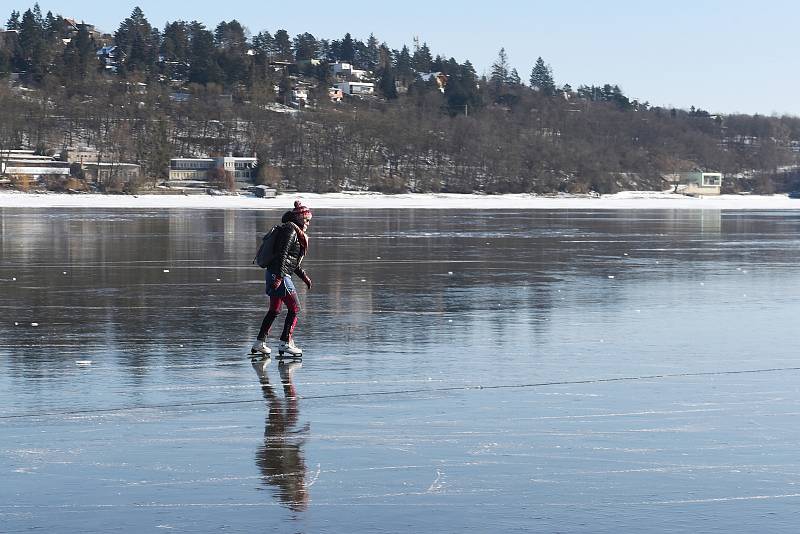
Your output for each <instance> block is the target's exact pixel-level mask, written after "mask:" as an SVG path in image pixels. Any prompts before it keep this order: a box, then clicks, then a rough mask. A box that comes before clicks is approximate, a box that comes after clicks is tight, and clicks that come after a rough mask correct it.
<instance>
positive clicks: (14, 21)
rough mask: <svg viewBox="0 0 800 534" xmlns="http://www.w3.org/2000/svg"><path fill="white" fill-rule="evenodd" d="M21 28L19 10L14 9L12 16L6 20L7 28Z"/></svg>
mask: <svg viewBox="0 0 800 534" xmlns="http://www.w3.org/2000/svg"><path fill="white" fill-rule="evenodd" d="M19 28H20V20H19V11H12V12H11V16H10V17H9V18H8V22H6V29H7V30H18V31H19Z"/></svg>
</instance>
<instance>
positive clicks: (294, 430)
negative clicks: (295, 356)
mask: <svg viewBox="0 0 800 534" xmlns="http://www.w3.org/2000/svg"><path fill="white" fill-rule="evenodd" d="M267 363H268V361H267V362H254V363H253V367H254V368H255V370H256V373H257V374H258V378H259V381H260V382H261V391H262V393H263V395H264V399H265V400H266V401H267V419H266V422H265V425H264V443H263V444H262V445H260V446H259V447H258V449H257V450H256V465H257V466H258V468H259V470H260V471H261V474H262V476H263V481H264V484H265V485H266V486H272V487H273V488H274V489H275V491H276V494H277V497H278V500H279V501H280V502H281V503H282V504H285V505H286V506H288V507H289V508H290V509H292V510H295V511H302V510H305V509H306V508H307V507H308V486H310V484H309V483H307V482H306V464H305V459H304V457H303V444H304V443H305V437H306V435H307V434H308V430H309V425H308V424H305V425H302V426H299V427H298V423H297V421H298V415H299V412H298V405H297V394H296V391H295V388H294V384H293V383H292V375H293V374H294V371H295V370H296V369H297V368H299V367H300V366H301V365H302V364H301V363H300V362H281V363H280V364H279V369H280V376H281V385H282V386H283V397H280V396H279V395H278V394H277V392H276V390H275V387H274V386H273V385H272V384H271V383H270V382H269V376H268V374H267Z"/></svg>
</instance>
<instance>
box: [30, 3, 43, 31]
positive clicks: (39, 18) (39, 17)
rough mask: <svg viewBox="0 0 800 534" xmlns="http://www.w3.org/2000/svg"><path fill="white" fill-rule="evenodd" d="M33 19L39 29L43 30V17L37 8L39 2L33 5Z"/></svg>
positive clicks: (40, 9)
mask: <svg viewBox="0 0 800 534" xmlns="http://www.w3.org/2000/svg"><path fill="white" fill-rule="evenodd" d="M33 19H34V21H36V24H37V25H38V26H39V27H40V28H42V29H44V17H43V16H42V8H40V7H39V2H36V3H35V4H33Z"/></svg>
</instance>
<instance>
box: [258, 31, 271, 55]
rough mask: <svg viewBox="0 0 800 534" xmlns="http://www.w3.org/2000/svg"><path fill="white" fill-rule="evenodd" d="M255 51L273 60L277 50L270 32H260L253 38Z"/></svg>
mask: <svg viewBox="0 0 800 534" xmlns="http://www.w3.org/2000/svg"><path fill="white" fill-rule="evenodd" d="M253 50H255V52H256V54H261V55H263V56H264V57H265V58H271V57H272V56H273V53H274V50H275V39H274V38H273V37H272V35H270V33H269V32H267V31H263V32H259V33H258V34H257V35H256V36H255V37H253Z"/></svg>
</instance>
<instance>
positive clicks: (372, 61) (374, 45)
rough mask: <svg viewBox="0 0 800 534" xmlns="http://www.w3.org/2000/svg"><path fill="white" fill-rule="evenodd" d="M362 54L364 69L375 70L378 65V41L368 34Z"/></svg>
mask: <svg viewBox="0 0 800 534" xmlns="http://www.w3.org/2000/svg"><path fill="white" fill-rule="evenodd" d="M364 52H365V53H364V57H363V58H362V62H363V64H364V67H365V68H366V69H367V70H375V69H377V68H378V65H379V63H380V54H379V50H378V39H376V38H375V35H373V34H371V33H370V34H369V38H368V39H367V44H366V47H365V50H364Z"/></svg>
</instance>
